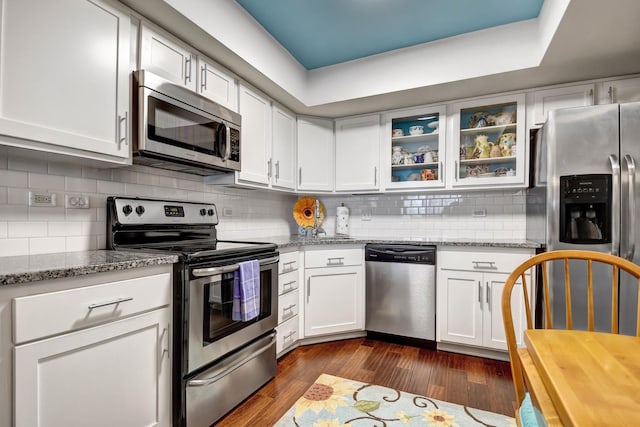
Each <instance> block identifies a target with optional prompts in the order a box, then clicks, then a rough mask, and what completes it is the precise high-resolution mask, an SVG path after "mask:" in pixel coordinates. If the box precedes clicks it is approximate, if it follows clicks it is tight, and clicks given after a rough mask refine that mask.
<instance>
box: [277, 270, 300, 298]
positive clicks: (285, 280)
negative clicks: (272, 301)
mask: <svg viewBox="0 0 640 427" xmlns="http://www.w3.org/2000/svg"><path fill="white" fill-rule="evenodd" d="M298 274H299V272H298V271H290V272H288V273H284V274H281V275H280V276H279V277H278V295H282V294H286V293H287V292H291V291H293V290H294V289H298Z"/></svg>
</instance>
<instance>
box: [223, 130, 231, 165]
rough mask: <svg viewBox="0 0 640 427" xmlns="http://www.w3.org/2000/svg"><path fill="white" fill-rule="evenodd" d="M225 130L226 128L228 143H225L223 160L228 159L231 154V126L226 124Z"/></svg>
mask: <svg viewBox="0 0 640 427" xmlns="http://www.w3.org/2000/svg"><path fill="white" fill-rule="evenodd" d="M224 130H225V138H226V143H225V147H226V150H225V153H224V158H223V159H222V160H225V161H226V160H228V159H229V156H231V128H230V127H229V126H228V125H226V124H225V125H224Z"/></svg>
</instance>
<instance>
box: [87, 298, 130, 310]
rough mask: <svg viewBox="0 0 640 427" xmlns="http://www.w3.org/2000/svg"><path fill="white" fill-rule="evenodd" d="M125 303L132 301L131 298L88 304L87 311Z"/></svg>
mask: <svg viewBox="0 0 640 427" xmlns="http://www.w3.org/2000/svg"><path fill="white" fill-rule="evenodd" d="M127 301H133V297H126V298H117V299H114V300H113V301H107V302H99V303H95V304H89V307H88V308H89V310H93V309H94V308H98V307H106V306H108V305H114V304H120V303H121V302H127Z"/></svg>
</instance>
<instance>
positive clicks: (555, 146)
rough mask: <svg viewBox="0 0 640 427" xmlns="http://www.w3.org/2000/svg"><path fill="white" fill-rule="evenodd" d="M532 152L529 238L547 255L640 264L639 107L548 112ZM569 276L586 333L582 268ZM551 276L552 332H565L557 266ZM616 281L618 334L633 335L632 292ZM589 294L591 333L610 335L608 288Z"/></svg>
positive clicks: (579, 324)
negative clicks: (598, 255)
mask: <svg viewBox="0 0 640 427" xmlns="http://www.w3.org/2000/svg"><path fill="white" fill-rule="evenodd" d="M532 147H533V150H532V159H531V161H532V162H533V163H532V166H533V167H532V168H531V173H532V176H531V182H530V184H531V185H530V187H531V188H530V189H529V190H528V192H527V235H528V237H529V238H531V239H534V240H538V241H540V242H541V243H544V244H545V245H546V250H557V249H586V250H593V251H599V252H606V253H611V254H615V255H619V256H621V257H623V258H627V259H629V260H631V261H633V262H635V263H640V224H639V220H638V214H640V206H639V202H638V199H639V198H640V197H639V196H640V195H639V194H638V185H637V178H636V177H637V172H636V168H637V167H640V103H629V104H609V105H597V106H591V107H579V108H567V109H561V110H556V111H552V112H550V113H549V116H548V119H547V121H546V123H545V124H544V125H543V127H542V128H541V129H540V130H539V132H538V133H537V135H536V138H535V142H534V143H533V145H532ZM574 266H575V267H574ZM594 267H595V270H594V282H595V283H596V284H598V283H602V284H603V285H607V284H610V283H611V280H612V278H611V277H612V273H611V268H610V267H608V266H604V265H599V266H594ZM570 268H571V282H572V284H573V285H574V286H576V285H577V288H575V289H574V288H572V298H571V299H572V309H573V316H574V317H573V319H574V327H575V328H576V329H586V328H587V311H586V310H587V308H586V307H587V290H586V267H584V268H578V266H577V265H575V264H572V265H570ZM549 274H550V283H551V294H552V295H551V306H552V312H553V313H552V314H553V318H554V325H555V326H556V327H559V326H564V322H565V320H564V319H565V317H564V312H565V310H564V304H565V299H564V289H563V286H564V277H563V274H564V271H563V269H562V268H559V266H554V267H553V268H552V269H551V271H550V272H549ZM620 280H621V282H620V283H619V291H620V306H619V323H620V332H621V333H627V334H633V333H634V332H635V320H636V312H635V310H636V306H635V301H636V295H637V290H636V285H635V283H626V282H624V280H631V279H630V278H628V277H623V278H621V279H620ZM594 288H595V289H594V306H595V328H596V330H600V331H609V330H610V329H611V291H610V286H595V287H594Z"/></svg>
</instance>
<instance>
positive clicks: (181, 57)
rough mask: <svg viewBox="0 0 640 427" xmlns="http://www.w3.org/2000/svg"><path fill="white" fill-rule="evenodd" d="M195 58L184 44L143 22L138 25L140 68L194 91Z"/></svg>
mask: <svg viewBox="0 0 640 427" xmlns="http://www.w3.org/2000/svg"><path fill="white" fill-rule="evenodd" d="M195 59H196V56H195V55H194V54H193V52H192V51H191V49H190V48H189V46H187V45H186V44H183V43H182V42H180V41H179V40H177V39H174V38H170V37H169V36H167V35H161V34H159V33H158V32H156V31H154V30H152V29H151V28H149V26H148V25H146V24H144V23H142V24H141V25H140V64H139V68H140V69H142V70H148V71H151V72H152V73H155V74H157V75H159V76H160V77H164V78H165V79H167V80H169V81H172V82H174V83H177V84H180V85H182V86H185V87H187V88H189V89H191V90H193V91H195V90H196V78H197V77H196V73H195V70H196V67H195V64H194V62H195Z"/></svg>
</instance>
